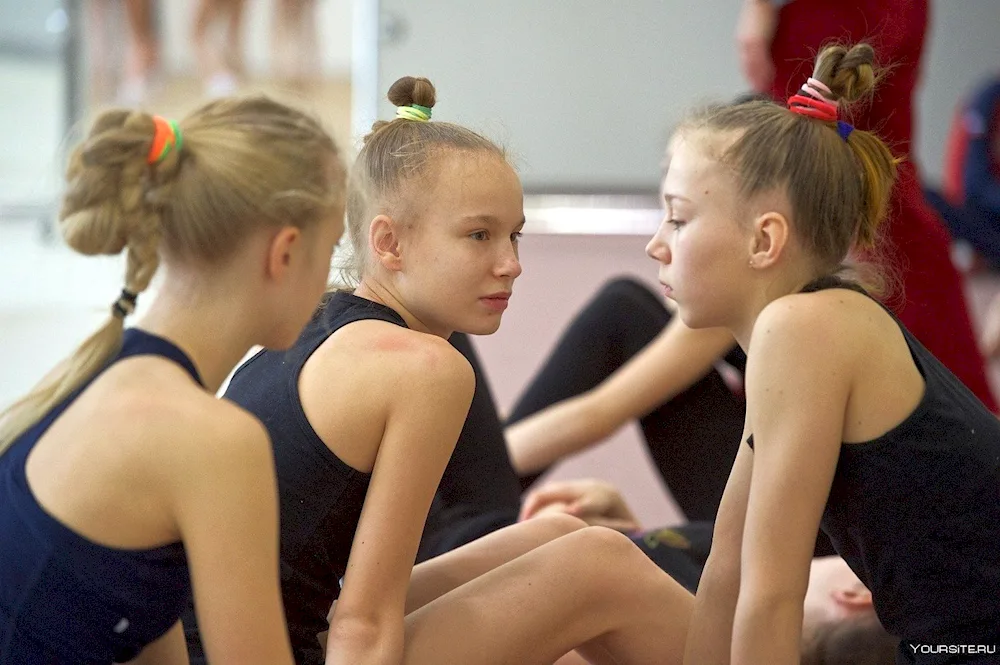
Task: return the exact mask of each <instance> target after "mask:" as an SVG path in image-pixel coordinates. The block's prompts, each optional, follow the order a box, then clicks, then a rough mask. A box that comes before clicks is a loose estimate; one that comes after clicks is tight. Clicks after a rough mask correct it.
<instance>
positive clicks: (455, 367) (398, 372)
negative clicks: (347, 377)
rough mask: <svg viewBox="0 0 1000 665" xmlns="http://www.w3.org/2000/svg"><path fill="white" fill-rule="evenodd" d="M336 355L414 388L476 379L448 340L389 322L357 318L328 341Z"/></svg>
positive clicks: (395, 385) (369, 372) (383, 381)
mask: <svg viewBox="0 0 1000 665" xmlns="http://www.w3.org/2000/svg"><path fill="white" fill-rule="evenodd" d="M324 344H325V345H329V346H330V347H331V350H332V349H335V351H334V353H332V354H330V356H331V359H332V358H334V357H336V358H338V359H343V358H344V357H345V356H346V357H348V358H350V360H351V364H353V365H355V366H357V367H360V368H363V370H364V372H365V373H366V374H367V375H368V376H370V377H372V378H374V379H375V381H376V382H377V383H379V384H381V385H383V386H385V385H386V383H388V384H391V385H390V386H387V387H390V388H398V389H400V390H405V391H411V390H412V389H413V388H414V387H417V388H421V389H422V388H424V387H426V386H427V385H428V384H431V385H441V384H457V385H462V384H465V383H469V384H470V385H472V383H473V382H474V381H475V379H474V375H473V371H472V367H471V365H469V362H468V361H467V360H466V359H465V358H464V357H463V356H462V354H461V353H459V351H458V350H457V349H456V348H455V347H453V346H452V345H451V344H449V343H448V341H447V340H445V339H443V338H441V337H438V336H436V335H430V334H426V333H422V332H418V331H416V330H411V329H409V328H403V327H401V326H397V325H395V324H392V323H388V322H386V321H377V320H366V321H358V322H356V323H353V324H351V325H349V326H345V327H344V328H341V329H340V330H338V331H337V332H335V333H334V334H333V335H331V336H330V339H328V340H327V341H326V342H325V343H324Z"/></svg>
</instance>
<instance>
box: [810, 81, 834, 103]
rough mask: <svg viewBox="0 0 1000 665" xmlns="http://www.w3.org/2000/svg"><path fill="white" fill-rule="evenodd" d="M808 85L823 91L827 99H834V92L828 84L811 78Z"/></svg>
mask: <svg viewBox="0 0 1000 665" xmlns="http://www.w3.org/2000/svg"><path fill="white" fill-rule="evenodd" d="M806 85H811V86H812V87H814V88H816V89H817V90H820V91H822V92H823V93H824V95H825V96H826V97H830V98H832V97H833V91H832V90H830V88H829V86H827V85H826V83H823V82H822V81H820V80H819V79H814V78H813V77H811V76H810V77H809V78H808V79H806Z"/></svg>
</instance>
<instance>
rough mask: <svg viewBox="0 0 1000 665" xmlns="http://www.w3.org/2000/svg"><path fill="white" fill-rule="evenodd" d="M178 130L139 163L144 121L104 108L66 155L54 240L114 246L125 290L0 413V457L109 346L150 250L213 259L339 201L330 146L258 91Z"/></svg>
mask: <svg viewBox="0 0 1000 665" xmlns="http://www.w3.org/2000/svg"><path fill="white" fill-rule="evenodd" d="M178 126H179V128H180V131H181V133H182V136H183V144H182V146H181V148H180V149H179V150H178V149H174V150H171V151H170V152H168V153H167V154H166V156H165V157H164V158H163V159H162V161H160V162H158V163H156V164H152V165H150V164H149V163H148V162H147V155H148V153H149V151H150V146H151V144H152V143H153V137H154V120H153V117H152V116H150V115H149V114H147V113H144V112H141V111H131V110H112V111H107V112H105V113H102V114H101V115H100V117H98V118H97V120H96V121H95V122H94V125H93V127H92V128H91V130H90V132H89V134H88V135H87V137H86V139H84V141H83V142H82V143H81V144H80V145H79V146H78V147H77V148H76V149H75V150H74V152H73V153H72V155H71V157H70V161H69V167H68V169H67V176H66V179H67V189H66V193H65V195H64V198H63V204H62V209H61V211H60V213H59V224H60V229H61V231H62V234H63V238H64V239H65V240H66V242H67V244H68V245H69V246H70V247H72V248H73V249H75V250H76V251H78V252H80V253H82V254H88V255H93V254H118V253H120V252H122V251H123V250H124V251H125V252H126V269H125V289H124V291H123V292H122V296H121V297H120V298H119V299H118V301H117V302H116V303H115V304H114V306H113V308H112V315H111V316H109V317H108V320H107V321H106V322H105V323H104V324H103V325H102V326H101V327H100V328H99V329H98V330H97V331H96V332H95V333H93V334H92V335H91V336H90V337H89V338H87V340H86V341H84V342H83V343H82V344H81V345H80V346H79V347H78V348H77V350H76V352H75V353H73V355H71V356H70V357H69V358H67V359H65V360H64V361H62V362H61V363H60V364H59V365H58V366H56V368H55V369H53V370H52V371H51V372H50V373H49V374H48V375H47V376H46V377H45V378H44V379H42V381H41V382H39V384H38V385H36V386H35V387H34V388H33V389H32V390H31V392H29V393H28V394H27V395H26V396H24V397H23V398H21V399H20V400H19V401H17V402H15V403H14V404H13V405H12V406H10V407H9V408H8V409H7V410H6V411H4V412H3V413H2V414H0V454H2V453H3V452H4V451H5V450H6V449H7V448H8V447H9V446H10V445H11V443H13V441H14V440H15V439H17V438H18V437H19V436H20V435H21V434H23V433H24V432H25V431H26V430H27V429H28V428H29V427H31V426H32V425H33V424H35V423H36V422H37V421H38V420H39V419H40V418H41V417H42V416H43V415H44V414H45V413H47V412H48V411H49V410H50V409H51V408H52V407H53V406H55V405H57V404H59V403H60V402H62V401H63V400H65V399H66V398H67V397H68V396H69V395H70V394H72V393H73V391H75V390H77V389H78V388H79V387H80V386H81V385H83V384H84V383H85V382H86V380H87V379H88V378H90V377H92V376H93V375H95V374H96V373H97V372H99V371H100V370H101V369H102V368H103V367H104V366H105V365H106V364H107V363H108V362H109V361H110V360H111V358H112V357H114V355H115V354H116V353H117V352H118V350H119V349H120V348H121V341H122V332H123V326H124V317H125V315H126V314H128V313H131V311H132V309H133V307H134V304H135V296H136V295H138V294H139V293H141V292H142V291H143V290H145V289H146V287H147V286H149V283H150V280H151V279H152V278H153V275H154V274H155V273H156V269H157V267H158V265H159V261H160V258H159V257H160V251H161V249H162V250H163V252H164V253H165V254H166V255H168V256H170V257H172V258H173V257H176V258H177V259H178V260H180V261H187V262H191V263H195V264H213V263H217V262H220V261H222V260H223V259H225V258H227V257H228V256H230V255H231V254H232V253H233V252H235V251H236V249H237V248H238V247H239V246H240V245H241V242H242V241H243V240H244V239H245V238H247V237H249V236H250V235H251V234H252V233H254V232H255V231H256V230H257V229H259V228H261V227H264V226H274V227H280V226H284V225H292V226H296V227H300V228H306V227H308V226H311V225H313V224H315V223H316V222H318V221H319V220H321V219H324V218H327V217H329V215H330V214H332V213H333V211H335V210H337V209H339V207H340V206H341V205H342V204H343V200H344V179H345V178H344V169H343V167H342V166H341V164H340V157H339V152H338V150H337V147H336V145H335V144H334V142H333V139H331V138H330V136H329V135H328V134H327V133H326V132H325V131H324V130H323V128H322V127H321V126H320V124H319V123H318V122H317V121H316V120H314V119H313V118H311V117H309V116H308V115H306V114H304V113H302V112H301V111H298V110H296V109H293V108H291V107H289V106H286V105H284V104H281V103H278V102H275V101H273V100H271V99H268V98H267V97H263V96H254V97H240V98H229V99H220V100H217V101H214V102H212V103H210V104H207V105H205V106H203V107H202V108H200V109H198V110H197V111H195V112H193V113H192V114H190V115H189V116H187V117H186V118H185V119H183V120H182V121H181V122H180V123H178Z"/></svg>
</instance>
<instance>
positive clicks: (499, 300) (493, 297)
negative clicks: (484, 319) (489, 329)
mask: <svg viewBox="0 0 1000 665" xmlns="http://www.w3.org/2000/svg"><path fill="white" fill-rule="evenodd" d="M479 300H480V302H482V303H483V304H484V305H486V307H487V308H488V309H489V310H491V311H493V312H502V311H504V310H505V309H507V303H508V301H509V300H510V291H498V292H496V293H491V294H490V295H488V296H483V297H482V298H480V299H479Z"/></svg>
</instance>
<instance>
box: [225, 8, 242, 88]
mask: <svg viewBox="0 0 1000 665" xmlns="http://www.w3.org/2000/svg"><path fill="white" fill-rule="evenodd" d="M228 2H229V22H228V25H227V26H226V28H227V29H226V48H225V55H224V61H225V63H226V67H227V68H228V69H229V70H230V71H231V72H233V73H234V74H236V75H237V76H244V75H245V74H246V66H245V65H244V61H243V15H244V9H246V2H245V0H228Z"/></svg>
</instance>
